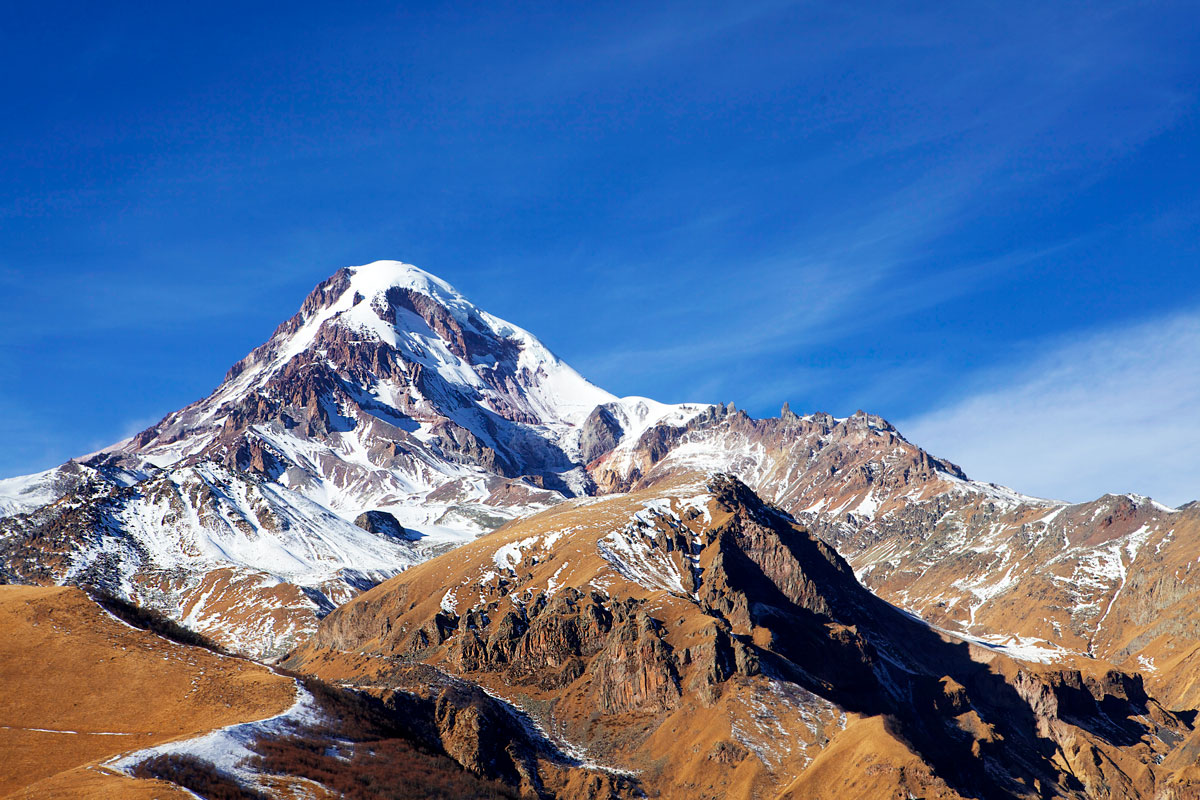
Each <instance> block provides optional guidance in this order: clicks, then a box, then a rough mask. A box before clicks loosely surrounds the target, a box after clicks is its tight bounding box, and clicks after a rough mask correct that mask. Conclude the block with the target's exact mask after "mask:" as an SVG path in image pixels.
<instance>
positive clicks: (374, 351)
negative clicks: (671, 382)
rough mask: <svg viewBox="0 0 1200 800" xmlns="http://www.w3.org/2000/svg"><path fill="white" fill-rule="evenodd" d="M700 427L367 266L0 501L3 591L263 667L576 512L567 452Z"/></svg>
mask: <svg viewBox="0 0 1200 800" xmlns="http://www.w3.org/2000/svg"><path fill="white" fill-rule="evenodd" d="M704 408H705V407H704V406H666V405H663V404H660V403H654V402H653V401H649V400H646V399H643V398H629V399H625V400H621V399H618V398H616V397H614V396H613V395H611V394H609V393H608V392H605V391H603V390H602V389H599V388H597V387H596V386H594V385H592V384H591V383H589V382H588V381H586V380H585V379H584V378H583V377H581V376H580V375H579V373H577V372H576V371H575V370H574V369H572V368H571V367H570V366H568V365H566V364H565V363H563V362H562V361H561V360H560V359H559V358H557V357H556V356H555V355H554V354H553V353H551V352H550V350H549V349H548V348H546V347H545V345H543V344H542V343H541V342H539V341H538V340H537V339H536V338H535V337H534V336H533V335H531V334H530V333H528V332H527V331H525V330H523V329H522V328H520V327H518V326H516V325H513V324H511V323H508V322H505V321H504V320H501V319H498V318H497V317H494V316H492V315H491V314H488V313H487V312H486V311H483V310H481V309H479V308H478V307H476V306H475V305H473V304H472V303H471V302H470V301H468V300H467V299H466V298H465V297H463V295H462V294H460V293H459V292H458V291H457V290H455V289H454V288H453V287H451V286H450V285H449V284H447V283H446V282H444V281H442V280H440V279H438V278H436V277H434V276H432V275H430V274H429V273H427V272H424V271H422V270H420V269H418V268H416V267H413V266H411V265H408V264H402V263H399V262H395V261H379V262H375V263H372V264H367V265H365V266H361V267H351V268H346V269H342V270H339V271H338V272H337V273H335V274H334V275H333V276H332V277H330V278H329V279H328V280H326V281H323V282H322V283H321V284H320V285H318V286H317V287H316V288H315V289H314V290H313V291H312V293H311V294H309V296H308V297H307V298H306V299H305V301H304V303H303V305H302V306H301V308H300V310H299V312H298V313H297V314H296V315H294V316H293V317H292V318H291V319H289V320H287V321H286V322H284V323H283V324H282V325H280V326H279V328H278V329H277V330H276V331H275V333H274V334H273V335H272V336H271V338H270V339H269V340H268V341H267V342H265V343H264V344H263V345H261V346H259V347H257V348H255V349H254V351H252V352H251V353H250V354H249V355H247V356H246V357H245V358H243V359H242V360H241V361H239V362H238V363H237V364H235V365H234V366H233V367H232V368H231V369H230V370H229V372H228V374H227V375H226V376H225V379H224V381H222V383H221V384H220V385H219V386H218V387H217V389H216V390H215V391H214V392H213V393H212V394H210V395H209V396H208V397H206V398H204V399H202V400H200V401H198V402H196V403H193V404H191V405H189V406H187V407H186V408H183V409H181V410H179V411H177V412H174V413H172V414H169V415H168V416H167V417H165V418H164V419H163V420H162V421H160V422H159V423H158V424H156V425H154V426H152V427H151V428H148V429H147V430H145V431H143V432H141V433H139V434H137V435H136V436H134V437H132V438H131V439H129V440H127V441H124V442H121V443H119V444H117V445H115V446H113V447H110V448H106V449H105V450H102V451H100V452H99V453H96V454H93V455H91V456H89V457H86V458H85V459H83V460H82V461H81V462H80V463H76V462H69V463H68V464H66V465H64V466H62V467H59V468H57V469H55V470H49V471H47V472H45V473H40V474H38V475H34V476H29V477H27V478H18V479H11V480H8V481H4V482H2V483H0V514H6V515H8V519H7V520H6V521H5V522H4V523H3V528H4V534H5V535H3V536H2V538H0V551H3V552H4V553H5V555H6V560H5V564H6V569H7V571H8V572H9V573H10V576H11V578H12V579H15V580H32V579H36V580H55V581H76V582H80V581H89V582H94V583H100V584H102V585H103V586H104V588H106V589H108V590H111V591H117V592H119V593H121V594H123V595H126V596H128V597H132V598H135V599H138V600H141V601H143V602H149V603H152V604H154V605H157V606H158V607H160V608H162V609H164V610H166V611H167V612H168V613H170V614H172V615H173V616H175V617H177V618H179V619H181V620H184V621H186V622H187V623H188V624H190V625H193V626H194V627H197V628H198V629H200V630H202V631H203V632H206V633H209V634H211V635H214V636H216V637H217V638H219V639H221V640H222V641H223V642H225V643H226V644H228V645H231V646H234V647H237V648H238V649H242V650H245V651H247V652H252V653H256V654H259V655H269V654H277V653H281V652H283V651H285V650H286V649H287V648H288V647H290V646H291V645H292V644H293V643H294V642H295V641H296V640H297V637H303V636H304V635H307V633H309V632H311V628H312V625H313V624H315V620H316V617H317V616H318V615H320V614H322V613H324V612H326V611H328V610H329V609H330V608H332V607H333V606H334V605H336V604H337V603H339V602H341V601H343V600H344V599H346V598H347V597H348V596H349V595H350V594H352V593H353V592H355V591H358V590H360V589H362V588H364V587H365V586H370V585H372V584H373V583H375V582H377V581H378V580H380V579H382V578H383V577H386V576H388V575H392V574H395V573H396V572H397V571H399V570H401V569H403V568H405V567H406V566H408V565H410V564H413V563H416V562H418V561H421V560H424V559H426V558H428V557H429V556H430V555H432V554H434V553H437V552H440V551H442V550H444V549H446V548H447V547H451V546H454V545H457V544H461V543H462V542H463V541H467V540H470V539H472V538H474V537H475V536H477V535H479V534H481V533H484V532H486V531H489V530H492V529H494V528H496V527H497V526H499V525H501V524H503V523H504V522H506V521H508V520H511V519H514V518H516V517H519V516H523V515H525V514H528V513H531V512H533V511H537V510H539V509H543V508H546V507H548V506H550V505H553V504H555V503H558V502H560V501H562V500H563V499H564V498H565V497H570V496H575V495H580V494H588V493H591V492H593V491H594V490H595V486H594V484H593V483H592V481H591V478H590V476H589V474H588V472H587V470H586V469H585V458H584V451H585V449H587V450H593V451H604V450H606V449H607V448H608V447H611V446H612V445H615V444H617V443H618V442H619V441H620V440H622V439H623V438H626V437H627V433H628V435H633V434H639V433H640V432H641V431H642V430H643V429H645V428H646V427H647V426H649V425H652V424H654V423H656V422H659V421H664V420H674V421H680V420H686V419H687V418H689V417H690V416H692V415H694V414H696V413H699V412H700V411H702V410H703V409H704ZM597 409H604V411H603V412H602V419H601V417H598V416H597V415H596V414H595V413H594V412H596V410H597ZM609 420H612V422H611V424H608V421H609ZM617 420H619V422H618V421H617ZM613 437H615V438H613ZM364 515H365V516H364ZM363 519H376V520H378V519H383V520H384V521H385V522H384V525H385V527H388V526H390V528H391V529H392V530H394V531H402V532H403V535H402V536H399V537H397V536H394V535H392V536H389V535H387V534H386V533H385V532H381V531H380V530H364V529H363V528H362V527H359V526H356V525H355V524H352V521H354V520H360V522H361V521H362V520H363ZM364 524H365V523H364ZM367 527H368V528H373V527H374V526H372V525H367ZM48 534H49V535H48ZM51 552H53V553H54V556H53V557H50V555H49V554H50V553H51ZM214 575H219V576H221V580H220V581H217V582H216V583H214V577H213V576H214ZM230 609H237V611H236V613H235V612H234V611H231V610H230Z"/></svg>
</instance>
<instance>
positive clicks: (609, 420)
mask: <svg viewBox="0 0 1200 800" xmlns="http://www.w3.org/2000/svg"><path fill="white" fill-rule="evenodd" d="M621 433H622V431H621V425H620V423H618V422H617V420H616V418H615V417H614V416H613V414H612V412H611V411H609V410H608V409H607V408H605V407H604V406H596V408H595V409H594V410H593V411H592V413H591V414H588V417H587V419H586V420H584V421H583V431H582V433H581V435H580V440H579V452H580V457H581V460H582V461H583V463H585V464H590V463H592V462H593V461H595V460H596V459H597V458H599V457H600V456H602V455H604V454H605V453H608V452H610V451H611V450H612V449H613V448H614V447H616V446H617V442H619V441H620V440H621Z"/></svg>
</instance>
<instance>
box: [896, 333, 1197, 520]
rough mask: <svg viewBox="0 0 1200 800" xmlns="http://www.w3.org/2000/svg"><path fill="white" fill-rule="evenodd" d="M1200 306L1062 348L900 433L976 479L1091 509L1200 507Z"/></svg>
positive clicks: (984, 379) (1001, 371) (999, 375)
mask: <svg viewBox="0 0 1200 800" xmlns="http://www.w3.org/2000/svg"><path fill="white" fill-rule="evenodd" d="M1198 364H1200V309H1196V310H1192V311H1188V312H1183V313H1177V314H1175V315H1173V316H1169V317H1166V318H1162V319H1157V320H1154V321H1152V322H1147V323H1143V324H1139V325H1134V326H1127V327H1121V328H1112V329H1107V330H1101V331H1097V332H1094V333H1092V334H1090V335H1087V336H1081V337H1076V338H1074V339H1070V340H1062V341H1059V342H1058V343H1056V344H1055V345H1054V346H1052V347H1050V348H1049V349H1048V350H1047V351H1045V352H1044V353H1043V354H1041V355H1037V356H1034V357H1028V358H1025V359H1023V360H1020V361H1018V362H1017V363H1014V364H1012V365H1009V366H1008V367H1005V368H997V369H993V370H990V371H988V372H987V373H985V374H983V375H980V376H978V377H977V378H976V380H975V381H974V382H973V384H974V386H973V389H972V390H971V391H968V392H967V393H966V395H965V396H963V397H962V398H961V399H959V400H958V401H956V402H952V403H950V404H949V405H947V406H945V407H943V408H940V409H937V410H935V411H931V412H929V413H927V414H924V415H921V416H918V417H915V418H913V419H909V420H901V421H900V422H899V423H898V425H899V427H900V429H901V431H902V432H903V433H904V434H905V436H906V437H908V438H909V439H911V440H912V441H914V442H916V443H918V444H920V445H921V446H922V447H925V448H927V449H928V450H930V451H931V452H934V453H936V454H938V455H940V456H944V457H946V458H949V459H951V460H952V461H955V462H957V463H959V464H961V465H962V466H963V468H964V469H966V471H967V473H968V474H970V475H971V476H972V477H975V478H979V479H982V480H987V481H994V482H999V483H1005V484H1008V485H1012V486H1014V487H1015V488H1017V489H1020V490H1021V491H1025V492H1031V493H1034V494H1039V495H1043V496H1049V497H1056V498H1061V499H1065V500H1071V501H1083V500H1088V499H1091V498H1094V497H1097V496H1099V495H1101V494H1104V493H1106V492H1126V491H1132V492H1137V493H1140V494H1146V495H1150V496H1152V497H1155V498H1157V499H1159V500H1161V501H1163V502H1166V503H1168V504H1179V503H1183V502H1186V501H1188V500H1193V499H1196V498H1200V482H1198V480H1197V475H1198V474H1200V418H1198V417H1197V414H1196V409H1197V408H1200V369H1197V365H1198Z"/></svg>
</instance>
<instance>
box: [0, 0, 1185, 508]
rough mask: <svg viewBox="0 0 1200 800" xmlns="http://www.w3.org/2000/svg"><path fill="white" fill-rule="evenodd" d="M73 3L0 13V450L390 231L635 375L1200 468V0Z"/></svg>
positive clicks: (194, 380) (1159, 483)
mask: <svg viewBox="0 0 1200 800" xmlns="http://www.w3.org/2000/svg"><path fill="white" fill-rule="evenodd" d="M91 5H93V6H96V7H85V5H84V4H75V3H72V4H56V3H53V2H48V3H39V4H15V3H10V4H6V5H5V6H4V7H3V9H2V10H0V62H3V67H4V74H5V75H6V76H8V80H7V81H6V82H5V87H4V98H5V108H6V111H5V113H4V114H3V115H0V146H2V148H3V150H2V152H3V156H2V157H0V335H2V337H3V342H4V346H3V348H0V375H3V376H4V379H3V381H2V383H0V444H2V445H3V446H2V447H0V475H14V474H21V473H26V472H30V471H33V470H37V469H44V468H47V467H50V466H53V465H54V464H57V463H61V462H62V461H63V460H65V459H66V458H68V457H70V456H73V455H78V454H81V453H84V452H88V451H90V450H93V449H96V448H97V447H100V446H102V445H105V444H108V443H110V442H112V441H114V440H117V439H120V438H122V437H124V436H126V435H129V434H130V433H131V432H133V431H135V430H137V429H139V428H141V427H144V426H145V425H147V424H149V423H151V422H153V421H154V420H156V419H158V418H159V417H161V416H162V415H163V414H165V413H166V412H168V411H170V410H173V409H175V408H177V407H180V406H182V405H184V404H186V403H188V402H190V401H192V400H194V399H197V398H198V397H200V396H203V395H204V394H207V393H208V392H209V391H210V390H211V389H212V388H213V387H214V386H215V385H216V383H217V382H218V381H219V380H220V378H221V376H222V375H223V374H224V372H225V370H226V369H227V368H228V366H229V365H230V364H232V363H233V362H234V361H236V360H237V359H238V358H240V357H241V356H242V355H243V354H245V353H246V352H247V351H248V350H250V349H251V348H252V347H253V346H254V345H255V344H257V343H259V342H260V341H262V340H264V339H265V338H266V337H267V336H268V335H269V334H270V332H271V330H272V329H273V328H274V327H275V325H277V324H278V323H279V322H280V321H281V320H283V319H284V318H286V317H287V316H288V315H290V314H291V313H293V312H294V311H295V309H296V308H297V307H298V305H299V303H300V301H301V299H302V298H303V297H304V295H305V294H306V293H307V292H308V290H309V289H310V288H311V287H312V286H313V285H314V284H315V283H317V282H318V281H319V280H321V279H322V278H324V277H326V276H327V275H328V274H330V273H332V272H333V271H334V270H336V269H337V268H338V267H340V266H343V265H349V264H359V263H364V262H367V261H371V260H375V259H378V258H397V259H401V260H405V261H409V262H412V263H415V264H418V265H420V266H422V267H424V268H426V269H428V270H430V271H432V272H434V273H436V274H439V275H441V276H442V277H444V278H446V279H447V280H449V281H450V282H451V283H453V284H455V285H456V286H458V287H459V288H460V289H461V290H463V291H464V292H465V293H466V294H467V295H468V296H469V297H471V298H472V299H474V300H475V301H476V302H477V303H478V304H480V305H481V306H483V307H485V308H487V309H488V310H490V311H492V312H493V313H496V314H498V315H499V316H502V317H505V318H507V319H510V320H512V321H514V322H517V323H518V324H521V325H523V326H524V327H527V328H529V329H530V330H532V331H534V332H535V333H537V334H538V335H539V336H540V337H541V338H542V339H543V340H544V341H545V342H546V343H547V344H549V345H550V346H551V347H552V348H553V349H554V350H555V351H556V352H558V353H559V354H560V355H561V356H563V357H564V358H565V359H567V360H568V361H570V362H571V363H572V364H574V365H575V366H576V367H577V368H578V369H580V371H582V372H583V373H584V374H585V375H587V376H588V377H590V378H592V379H593V380H594V381H595V382H597V383H598V384H600V385H602V386H604V387H606V388H608V389H610V390H611V391H614V392H616V393H619V394H641V395H648V396H652V397H655V398H657V399H661V400H665V401H683V400H704V401H726V400H733V401H734V402H735V403H737V404H738V406H739V407H743V408H746V409H747V410H748V411H750V412H751V413H752V414H755V415H767V414H774V413H777V411H778V408H779V406H780V405H781V403H782V402H783V401H784V400H788V401H790V403H791V405H792V407H793V408H794V409H796V410H802V409H803V410H826V411H830V412H832V413H835V414H839V415H841V414H847V413H851V412H853V411H854V410H856V409H858V408H863V409H867V410H870V411H873V412H876V413H880V414H882V415H884V416H886V417H888V418H889V419H892V420H894V421H896V422H897V424H899V425H900V426H901V430H902V431H904V432H906V433H907V434H908V435H909V436H910V438H912V439H914V440H915V441H917V442H918V443H920V444H922V445H925V446H927V447H928V448H929V449H930V450H932V451H933V452H935V453H938V454H940V455H943V456H946V457H949V458H951V459H953V460H955V461H958V462H959V463H961V464H962V465H963V466H964V467H965V468H966V469H967V471H968V472H969V473H970V474H972V475H973V476H976V477H980V478H983V479H987V480H995V481H999V482H1003V483H1007V484H1010V485H1013V486H1015V487H1016V488H1018V489H1021V490H1023V491H1028V492H1032V493H1039V494H1045V495H1052V496H1058V497H1064V498H1066V499H1072V500H1082V499H1087V498H1089V497H1091V496H1095V495H1098V494H1100V493H1102V492H1104V491H1107V490H1112V491H1138V492H1142V493H1146V494H1152V495H1155V496H1156V497H1159V498H1161V499H1164V500H1166V501H1168V502H1174V503H1178V502H1182V501H1185V500H1188V499H1191V498H1193V497H1200V457H1198V456H1196V455H1195V454H1197V453H1200V431H1198V428H1200V425H1198V423H1197V421H1198V420H1200V379H1198V378H1197V374H1198V373H1200V369H1196V365H1197V364H1200V361H1198V360H1197V359H1198V357H1200V269H1198V263H1200V262H1198V256H1200V237H1198V235H1197V231H1200V227H1198V223H1200V197H1198V196H1197V195H1198V192H1197V187H1198V186H1200V116H1198V114H1197V92H1198V90H1200V86H1198V79H1200V4H1197V3H1195V2H1192V3H1153V2H1152V3H1140V4H1106V3H1096V2H1089V3H1052V4H1046V3H1020V2H1008V3H975V2H962V3H954V4H945V3H938V4H934V3H930V4H898V3H897V4H890V3H864V4H845V3H752V2H751V3H745V2H744V3H737V4H705V3H697V2H689V3H679V4H659V5H653V6H651V5H650V4H644V3H631V4H619V3H618V4H610V3H597V4H588V5H586V6H584V5H582V4H572V5H565V4H564V5H561V6H554V5H548V4H539V5H536V6H535V5H532V4H531V5H520V4H513V3H488V4H479V5H472V4H468V3H457V4H445V5H439V4H432V3H428V4H415V3H414V4H400V5H382V4H371V3H359V4H344V5H345V6H347V7H338V8H334V7H333V6H331V5H329V4H306V3H292V4H288V5H283V4H272V5H257V4H256V5H253V6H252V7H247V6H246V5H245V4H237V5H233V4H228V5H226V4H220V3H213V4H204V5H203V6H202V7H201V6H200V5H196V6H195V7H192V8H183V7H172V6H178V4H153V5H152V4H121V3H111V4H100V5H102V6H103V7H99V6H98V5H97V4H91ZM1085 365H1086V366H1085Z"/></svg>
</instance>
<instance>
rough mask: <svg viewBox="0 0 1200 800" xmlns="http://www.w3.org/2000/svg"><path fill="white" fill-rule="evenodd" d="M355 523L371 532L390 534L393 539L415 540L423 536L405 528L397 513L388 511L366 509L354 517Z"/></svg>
mask: <svg viewBox="0 0 1200 800" xmlns="http://www.w3.org/2000/svg"><path fill="white" fill-rule="evenodd" d="M354 524H355V525H357V526H358V527H360V528H362V529H363V530H364V531H368V532H369V533H377V534H379V535H380V536H390V537H391V538H393V539H405V540H408V541H414V540H416V539H419V538H421V537H420V536H419V535H417V534H415V533H412V532H410V531H406V530H404V526H403V525H401V524H400V521H399V520H398V519H396V517H395V515H393V514H390V513H388V512H387V511H364V512H363V513H361V514H359V515H358V516H357V517H355V518H354Z"/></svg>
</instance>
